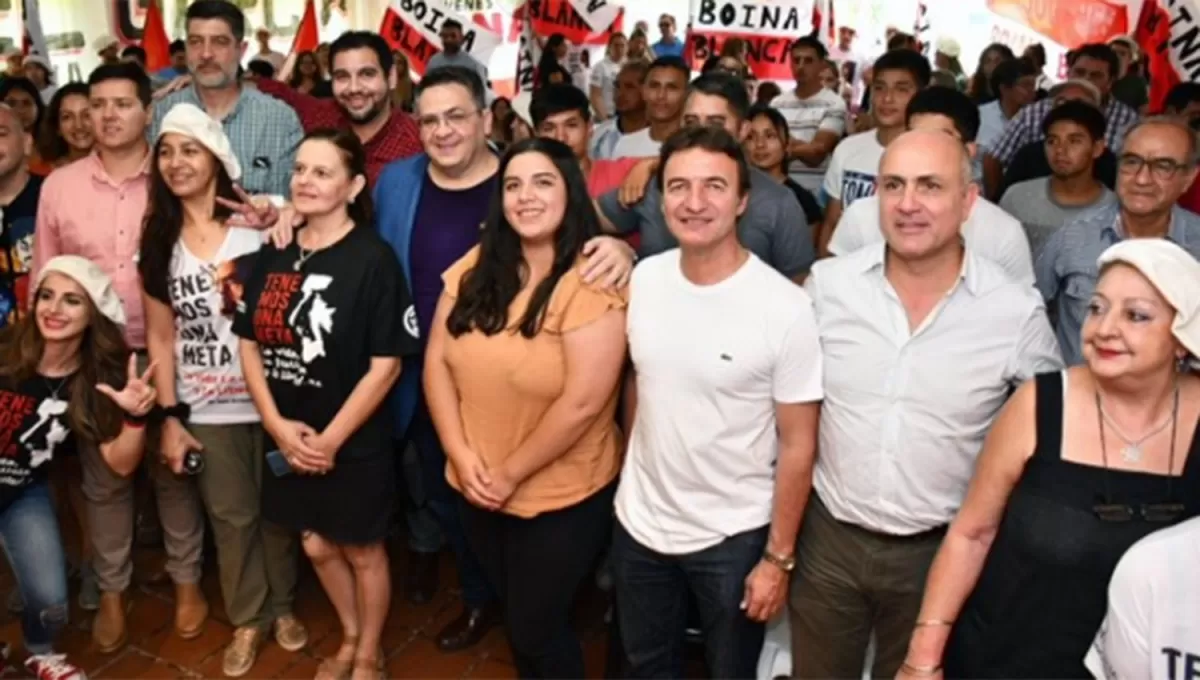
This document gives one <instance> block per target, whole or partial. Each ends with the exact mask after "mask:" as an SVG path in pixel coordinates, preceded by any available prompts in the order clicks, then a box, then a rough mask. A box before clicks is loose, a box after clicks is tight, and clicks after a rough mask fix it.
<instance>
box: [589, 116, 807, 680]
mask: <svg viewBox="0 0 1200 680" xmlns="http://www.w3.org/2000/svg"><path fill="white" fill-rule="evenodd" d="M663 156H664V159H665V160H664V162H663V164H662V167H661V168H660V169H659V174H658V179H657V181H658V183H659V184H660V186H661V190H662V194H663V212H664V214H665V215H666V217H667V223H668V227H669V229H670V231H671V235H672V236H673V237H674V238H675V239H677V240H678V241H679V247H678V248H675V249H672V250H668V251H666V252H664V253H661V254H659V255H655V256H652V257H648V258H646V259H645V260H643V261H642V263H641V264H640V265H638V267H637V268H636V269H635V270H634V272H633V279H632V281H631V283H630V289H629V290H630V306H629V313H628V321H627V328H628V331H627V332H628V336H629V347H630V356H631V358H632V362H633V371H632V372H631V374H630V379H629V384H628V386H627V389H626V395H627V397H628V403H627V409H626V421H627V424H628V423H629V422H630V421H632V427H631V428H629V427H627V431H629V432H630V438H629V447H628V453H627V456H626V459H625V466H624V469H623V471H622V474H621V484H620V487H619V488H618V491H617V497H616V514H617V519H618V525H617V528H616V532H615V536H614V540H613V548H612V565H613V579H614V586H615V593H616V599H617V606H616V612H617V616H618V617H619V623H620V629H621V641H622V643H623V647H624V649H625V652H626V656H627V659H628V661H629V664H630V668H629V669H627V671H628V673H627V674H628V675H629V676H631V677H683V674H684V668H683V653H682V648H683V645H684V643H685V640H684V637H685V629H686V627H687V624H688V615H687V614H688V607H687V606H686V602H687V601H688V600H689V599H694V601H695V602H696V604H697V608H698V609H699V612H698V613H699V619H700V621H701V622H702V623H701V628H702V633H703V635H704V643H705V648H706V660H707V662H708V671H709V673H710V674H711V675H712V676H713V677H718V678H749V677H754V675H755V668H756V666H757V662H758V655H759V652H760V650H761V648H762V642H763V635H764V630H765V626H764V624H765V622H766V621H768V620H769V619H771V618H772V617H773V616H774V615H775V614H776V613H777V612H778V611H779V610H780V609H781V607H782V606H783V602H784V598H785V595H786V592H787V582H788V573H789V572H790V571H791V570H792V568H793V567H794V566H795V556H794V552H793V545H794V544H795V540H796V532H797V529H798V527H799V523H800V517H801V515H802V513H803V511H804V506H805V503H806V502H807V499H808V491H809V485H810V479H811V471H812V465H813V458H814V455H815V445H816V436H817V435H816V423H817V418H818V412H819V406H820V405H819V402H820V400H821V396H822V395H821V379H822V376H821V348H820V346H819V345H818V343H817V337H816V325H815V321H814V317H813V312H812V303H811V301H810V300H809V298H808V295H807V294H805V293H804V291H803V290H802V289H801V288H800V287H799V286H796V285H795V284H793V283H792V282H791V281H789V280H788V279H786V278H784V277H783V276H782V275H780V274H779V273H777V272H775V271H774V270H773V269H771V268H770V267H769V266H768V265H766V264H765V263H763V262H762V261H761V260H759V259H758V258H757V257H755V256H754V255H753V254H752V253H751V252H749V251H748V250H747V249H746V248H744V247H743V246H742V245H741V244H740V243H739V242H738V237H737V221H738V216H739V215H740V214H741V212H742V211H743V210H745V208H746V202H747V199H748V194H749V189H750V168H749V166H748V164H747V162H746V159H745V156H744V155H743V153H742V149H741V146H740V144H739V143H738V141H737V139H736V138H735V137H734V136H733V135H731V134H730V133H729V132H728V131H727V130H724V129H722V128H719V127H716V126H703V127H696V128H689V129H687V130H685V131H683V132H680V133H679V134H677V135H674V136H672V137H671V139H670V140H668V142H667V143H666V145H665V146H664V149H663ZM689 595H691V596H694V597H689Z"/></svg>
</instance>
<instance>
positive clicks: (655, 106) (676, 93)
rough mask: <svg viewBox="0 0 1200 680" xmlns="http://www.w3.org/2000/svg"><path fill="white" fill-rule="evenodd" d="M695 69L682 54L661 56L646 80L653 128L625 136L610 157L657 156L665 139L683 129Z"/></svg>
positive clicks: (644, 87) (644, 92)
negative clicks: (686, 101) (690, 68)
mask: <svg viewBox="0 0 1200 680" xmlns="http://www.w3.org/2000/svg"><path fill="white" fill-rule="evenodd" d="M690 77H691V71H690V70H689V69H688V65H687V63H686V62H684V60H682V59H680V58H679V57H659V58H658V59H655V60H654V62H653V63H652V64H650V70H649V71H647V72H646V79H645V80H644V81H642V99H643V101H645V102H646V119H647V120H648V121H649V122H650V125H649V127H645V128H642V129H641V130H638V131H637V132H632V133H630V134H627V135H621V139H619V140H617V145H616V146H615V147H613V151H612V155H611V156H610V158H648V157H650V156H657V155H658V149H659V147H660V146H661V145H662V143H663V141H664V140H665V139H666V138H667V137H670V136H671V133H672V132H675V131H676V130H678V129H679V121H680V118H681V117H682V116H683V100H684V98H685V96H686V93H687V86H688V79H689V78H690Z"/></svg>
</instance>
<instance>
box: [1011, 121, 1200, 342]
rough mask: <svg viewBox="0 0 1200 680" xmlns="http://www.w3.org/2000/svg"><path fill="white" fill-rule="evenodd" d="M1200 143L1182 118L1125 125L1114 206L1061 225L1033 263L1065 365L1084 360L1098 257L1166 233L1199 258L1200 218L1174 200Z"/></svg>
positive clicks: (1191, 175)
mask: <svg viewBox="0 0 1200 680" xmlns="http://www.w3.org/2000/svg"><path fill="white" fill-rule="evenodd" d="M1197 161H1200V146H1198V143H1197V141H1196V135H1195V133H1194V132H1193V131H1192V129H1191V128H1190V127H1188V124H1187V122H1186V121H1184V120H1181V119H1179V118H1171V117H1162V116H1154V117H1151V118H1145V119H1143V120H1141V121H1139V122H1138V123H1136V124H1135V125H1134V126H1133V127H1131V128H1130V129H1129V132H1128V133H1127V134H1126V136H1125V142H1124V146H1122V148H1121V152H1120V153H1119V154H1117V203H1116V204H1115V205H1112V206H1110V207H1107V208H1103V209H1100V210H1097V211H1096V212H1093V213H1090V214H1089V215H1087V216H1084V217H1081V218H1079V219H1076V220H1074V221H1071V222H1068V223H1067V224H1065V225H1064V226H1063V227H1062V229H1059V230H1058V231H1056V232H1055V233H1054V234H1053V235H1052V236H1051V237H1050V240H1049V241H1047V242H1046V246H1045V248H1044V249H1043V250H1042V253H1041V255H1040V256H1039V257H1038V260H1037V263H1036V265H1035V266H1034V270H1035V274H1036V276H1037V286H1038V290H1040V291H1041V293H1042V296H1043V297H1045V298H1046V301H1047V303H1048V304H1051V305H1053V306H1054V307H1056V309H1057V321H1056V326H1057V327H1056V329H1055V330H1056V332H1057V333H1058V343H1059V346H1060V347H1061V349H1062V354H1063V359H1064V360H1065V361H1066V362H1067V364H1068V365H1075V364H1079V363H1081V362H1082V361H1083V355H1082V350H1081V347H1080V330H1081V329H1082V328H1083V322H1084V319H1086V318H1087V314H1088V305H1089V303H1090V301H1091V297H1092V292H1093V291H1094V290H1095V287H1096V279H1097V275H1098V272H1097V270H1096V265H1095V263H1096V260H1097V259H1098V258H1099V257H1100V254H1101V253H1102V252H1104V250H1105V249H1107V248H1108V247H1109V246H1110V245H1112V244H1114V243H1116V242H1118V241H1122V240H1124V239H1127V238H1169V239H1171V240H1172V241H1174V242H1175V243H1176V244H1178V245H1179V246H1180V247H1182V248H1184V249H1185V250H1187V251H1188V252H1189V253H1191V254H1192V256H1193V257H1197V258H1200V216H1198V215H1196V214H1194V213H1191V212H1188V211H1187V210H1184V209H1183V208H1180V207H1179V206H1177V205H1176V202H1177V201H1178V200H1179V197H1180V196H1182V195H1183V192H1184V191H1185V190H1187V188H1188V187H1189V186H1191V184H1192V182H1193V181H1195V179H1196V175H1197Z"/></svg>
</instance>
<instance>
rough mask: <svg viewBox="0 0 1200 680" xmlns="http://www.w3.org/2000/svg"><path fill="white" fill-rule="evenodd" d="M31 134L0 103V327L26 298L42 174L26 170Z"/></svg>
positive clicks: (14, 315) (14, 317)
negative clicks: (0, 215) (0, 216)
mask: <svg viewBox="0 0 1200 680" xmlns="http://www.w3.org/2000/svg"><path fill="white" fill-rule="evenodd" d="M32 153H33V137H31V136H30V134H29V133H28V132H26V131H25V129H24V128H23V126H22V125H21V119H20V117H19V116H18V115H17V112H16V111H14V110H13V109H12V108H11V107H9V106H8V105H6V104H0V212H2V213H3V217H2V218H0V328H2V327H4V326H6V325H8V324H10V323H12V322H14V321H16V320H17V319H18V318H20V317H21V316H22V315H23V314H24V312H25V311H26V308H25V307H26V305H25V303H26V302H27V301H28V300H29V294H28V293H29V268H30V265H31V264H32V260H33V232H34V226H35V225H36V222H37V206H38V197H39V196H40V195H41V193H42V178H41V177H40V176H38V175H32V174H30V172H29V157H30V155H31V154H32Z"/></svg>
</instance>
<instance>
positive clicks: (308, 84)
mask: <svg viewBox="0 0 1200 680" xmlns="http://www.w3.org/2000/svg"><path fill="white" fill-rule="evenodd" d="M327 74H328V70H327V69H326V68H325V67H324V66H322V65H321V62H320V60H319V59H318V58H317V55H316V53H315V52H301V53H300V54H299V55H297V56H296V65H295V67H294V68H293V69H292V76H291V78H289V79H288V86H289V87H291V88H292V89H293V90H295V91H297V92H300V93H303V94H309V95H312V96H314V97H325V98H328V97H331V96H333V90H332V88H331V86H330V84H329V76H328V75H327Z"/></svg>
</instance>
